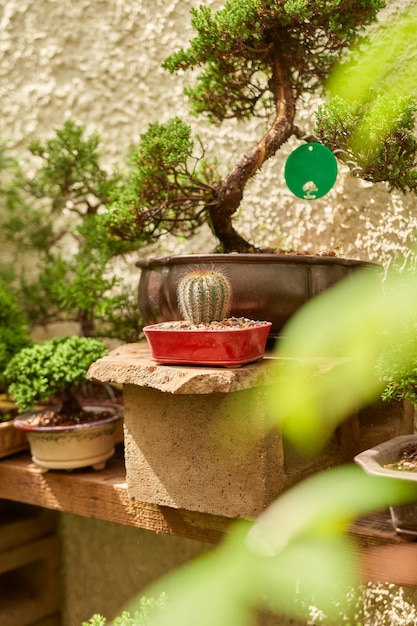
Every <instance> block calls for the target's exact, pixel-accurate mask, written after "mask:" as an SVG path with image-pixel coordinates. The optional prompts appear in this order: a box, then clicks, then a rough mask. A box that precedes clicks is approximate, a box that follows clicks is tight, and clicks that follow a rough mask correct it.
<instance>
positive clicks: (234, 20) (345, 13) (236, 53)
mask: <svg viewBox="0 0 417 626" xmlns="http://www.w3.org/2000/svg"><path fill="white" fill-rule="evenodd" d="M384 4H385V3H384V2H383V0H370V1H367V2H363V1H362V0H355V1H354V2H352V1H346V0H340V1H338V2H334V1H332V2H329V1H327V0H321V1H318V0H292V1H287V2H281V1H277V0H265V1H262V0H245V1H242V0H227V1H226V2H225V4H224V8H222V9H220V10H218V11H215V12H212V11H211V10H210V9H209V8H208V7H205V6H203V5H200V6H199V7H198V8H195V9H192V11H191V14H192V26H193V28H194V30H195V31H196V32H197V35H196V36H195V37H194V39H192V40H191V41H190V45H189V47H188V49H186V50H184V49H181V50H179V51H178V52H176V53H174V54H173V55H171V56H170V57H168V58H167V59H166V60H165V62H164V67H165V68H166V69H168V70H169V71H170V72H175V71H178V70H189V69H194V68H199V76H198V78H197V83H196V86H195V87H191V88H189V89H187V90H186V94H187V96H188V97H189V99H190V101H191V106H192V111H193V112H194V113H195V114H197V115H198V114H201V113H203V114H206V115H207V116H208V117H209V119H210V120H211V121H215V120H217V121H221V120H224V119H226V118H228V117H236V118H249V117H251V116H252V115H263V114H264V113H265V112H266V111H271V109H272V108H274V102H273V92H272V90H271V88H270V85H269V80H270V78H271V70H272V64H273V58H274V55H275V54H277V52H278V54H279V55H282V57H281V58H282V61H284V59H285V63H286V68H287V71H288V75H289V80H290V82H291V86H292V89H293V90H294V92H295V93H297V94H301V93H302V92H303V91H305V90H307V91H308V90H310V89H315V88H317V87H319V86H320V84H321V83H322V81H323V79H324V78H325V77H326V75H327V74H328V72H329V70H330V69H331V67H332V66H333V65H334V63H335V62H336V60H338V59H339V58H340V57H341V55H342V53H343V51H344V50H345V49H346V47H347V46H349V45H351V44H352V43H353V42H354V41H356V40H357V38H358V31H359V30H361V29H362V28H363V27H364V26H366V25H367V24H370V23H372V22H373V21H374V20H375V19H376V15H377V12H378V11H379V9H381V8H382V7H383V6H384Z"/></svg>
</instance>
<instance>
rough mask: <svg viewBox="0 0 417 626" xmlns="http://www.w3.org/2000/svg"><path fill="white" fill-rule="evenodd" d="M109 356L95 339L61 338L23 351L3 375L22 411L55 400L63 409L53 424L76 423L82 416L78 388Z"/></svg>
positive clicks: (99, 341)
mask: <svg viewBox="0 0 417 626" xmlns="http://www.w3.org/2000/svg"><path fill="white" fill-rule="evenodd" d="M106 353H107V348H106V346H105V344H104V343H103V342H102V341H101V340H100V339H95V338H92V337H58V338H55V339H49V340H47V341H44V342H42V343H40V344H35V345H33V346H31V347H28V348H23V350H21V351H20V352H18V353H17V354H16V355H15V356H14V357H13V358H12V360H11V361H10V363H9V364H8V366H7V367H6V369H5V372H4V375H5V378H6V380H7V382H8V385H9V392H10V394H11V396H12V397H13V399H14V401H15V402H16V404H17V405H18V407H19V409H20V410H21V411H25V410H27V409H30V408H32V407H34V406H35V405H36V404H37V403H39V402H45V401H48V400H49V399H50V398H52V397H53V398H54V399H57V400H59V401H60V405H61V407H60V409H59V412H57V413H55V412H51V416H50V423H51V424H56V423H67V422H70V423H73V422H74V421H77V420H79V419H80V413H82V408H81V406H80V403H79V400H78V396H77V388H78V385H79V384H80V383H82V382H83V381H84V380H85V375H86V373H87V370H88V368H89V367H90V365H91V364H92V363H93V362H94V361H96V360H97V359H99V358H101V357H103V356H104V355H105V354H106ZM52 413H53V414H52Z"/></svg>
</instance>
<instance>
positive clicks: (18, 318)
mask: <svg viewBox="0 0 417 626" xmlns="http://www.w3.org/2000/svg"><path fill="white" fill-rule="evenodd" d="M31 343H32V341H31V339H30V337H29V332H28V328H27V323H26V319H25V318H24V316H23V313H22V311H21V310H20V308H19V305H18V303H17V301H16V298H15V297H14V296H13V295H12V293H11V292H10V290H9V289H8V287H7V286H6V285H5V284H4V283H1V282H0V392H5V391H6V383H5V380H4V376H3V372H4V370H5V368H6V366H7V364H8V363H9V361H10V359H11V358H12V357H13V356H14V355H15V354H16V353H17V352H19V350H21V349H22V348H25V347H27V346H30V345H31Z"/></svg>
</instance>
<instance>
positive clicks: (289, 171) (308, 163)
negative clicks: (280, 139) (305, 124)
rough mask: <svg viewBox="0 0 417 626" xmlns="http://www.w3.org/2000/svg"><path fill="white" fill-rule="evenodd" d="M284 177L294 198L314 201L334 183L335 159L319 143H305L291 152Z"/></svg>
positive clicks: (335, 174) (327, 149) (335, 173)
mask: <svg viewBox="0 0 417 626" xmlns="http://www.w3.org/2000/svg"><path fill="white" fill-rule="evenodd" d="M284 176H285V182H286V183H287V185H288V188H289V189H290V190H291V191H292V192H293V194H294V195H295V196H297V197H298V198H303V199H304V200H316V199H317V198H321V197H322V196H324V195H325V194H326V193H327V192H329V191H330V189H331V188H332V187H333V185H334V184H335V182H336V178H337V161H336V157H335V156H334V154H333V152H332V151H331V150H329V148H326V146H323V144H321V143H306V144H304V145H303V146H300V147H299V148H296V149H295V150H294V152H291V154H290V156H289V157H288V159H287V162H286V164H285V172H284Z"/></svg>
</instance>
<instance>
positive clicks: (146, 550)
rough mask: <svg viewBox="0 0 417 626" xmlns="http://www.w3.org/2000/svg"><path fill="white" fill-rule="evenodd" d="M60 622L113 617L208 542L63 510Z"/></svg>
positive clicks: (75, 624) (70, 625)
mask: <svg viewBox="0 0 417 626" xmlns="http://www.w3.org/2000/svg"><path fill="white" fill-rule="evenodd" d="M60 532H61V538H62V543H63V545H64V548H65V549H64V551H63V555H62V559H63V568H64V572H65V582H64V584H65V587H64V589H63V618H64V619H63V626H81V624H82V622H83V621H86V620H87V619H89V618H90V617H91V616H92V615H93V614H94V613H100V614H101V615H104V616H105V617H107V619H109V620H111V619H113V618H114V617H115V616H116V615H118V614H119V613H120V612H121V611H122V610H123V609H124V608H126V606H127V604H128V603H129V602H130V601H131V600H132V599H133V598H134V597H136V596H137V595H138V594H140V593H141V592H142V593H143V589H144V588H146V586H147V585H149V584H150V583H152V582H153V581H155V580H156V579H158V578H160V577H161V576H163V575H164V574H166V573H168V572H169V571H171V570H173V569H175V568H177V567H179V566H180V565H182V564H183V563H186V562H187V561H189V560H190V559H192V558H194V557H196V556H198V555H200V554H202V553H204V552H206V551H207V550H209V549H211V547H212V546H211V545H209V544H206V543H203V542H199V541H195V540H192V539H184V538H180V537H175V536H173V535H163V534H156V533H153V532H150V531H147V530H141V529H139V528H133V527H130V526H121V525H119V524H113V523H110V522H103V521H101V520H97V519H92V518H86V517H80V516H77V515H71V514H63V515H62V518H61V523H60Z"/></svg>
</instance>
